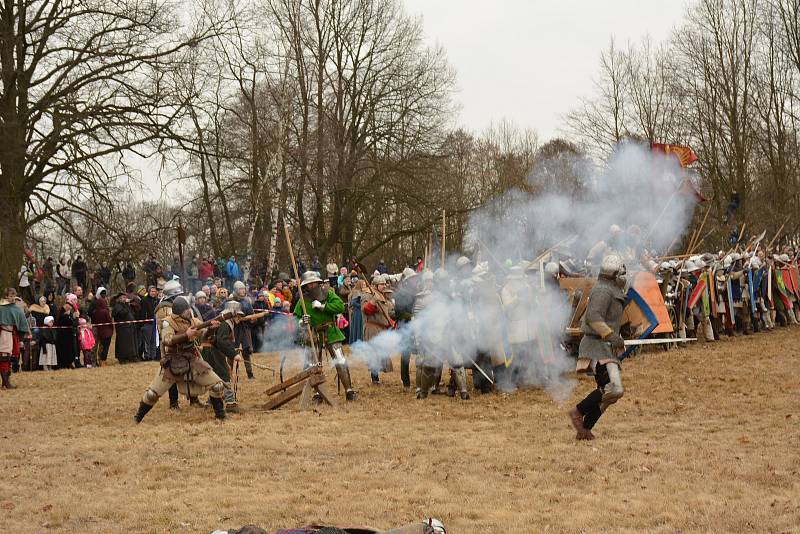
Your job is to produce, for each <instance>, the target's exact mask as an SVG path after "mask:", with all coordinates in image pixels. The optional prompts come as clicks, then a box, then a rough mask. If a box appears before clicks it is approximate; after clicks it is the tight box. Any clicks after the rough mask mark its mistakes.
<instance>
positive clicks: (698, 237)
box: [688, 204, 711, 254]
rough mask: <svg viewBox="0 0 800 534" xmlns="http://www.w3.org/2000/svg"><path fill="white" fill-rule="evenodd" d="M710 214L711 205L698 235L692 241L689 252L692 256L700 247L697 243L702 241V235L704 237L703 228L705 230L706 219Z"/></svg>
mask: <svg viewBox="0 0 800 534" xmlns="http://www.w3.org/2000/svg"><path fill="white" fill-rule="evenodd" d="M709 213H711V204H709V205H708V209H707V210H706V215H705V217H703V222H701V223H700V228H698V229H697V233H696V235H695V237H694V238H693V239H692V241H691V242H690V243H689V250H688V252H689V253H690V254H691V253H692V252H693V251H694V249H696V248H697V246H698V242H697V241H698V240H699V239H700V236H701V235H702V233H703V228H704V227H705V225H706V219H708V214H709Z"/></svg>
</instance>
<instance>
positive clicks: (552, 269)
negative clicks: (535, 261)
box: [544, 261, 561, 276]
mask: <svg viewBox="0 0 800 534" xmlns="http://www.w3.org/2000/svg"><path fill="white" fill-rule="evenodd" d="M560 270H561V268H560V267H559V266H558V264H557V263H556V262H554V261H549V262H547V265H545V266H544V272H546V273H547V274H551V275H553V276H555V275H557V274H558V273H559V271H560Z"/></svg>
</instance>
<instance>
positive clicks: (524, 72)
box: [404, 0, 688, 141]
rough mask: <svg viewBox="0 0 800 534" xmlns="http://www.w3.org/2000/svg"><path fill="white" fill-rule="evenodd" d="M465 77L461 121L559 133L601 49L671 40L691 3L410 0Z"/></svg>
mask: <svg viewBox="0 0 800 534" xmlns="http://www.w3.org/2000/svg"><path fill="white" fill-rule="evenodd" d="M404 2H405V5H406V10H407V11H408V13H409V14H415V15H421V16H422V18H423V27H424V29H425V33H426V35H427V38H428V39H429V40H430V42H431V43H432V44H434V43H435V44H440V45H442V46H443V47H444V49H445V50H446V52H447V57H448V60H449V63H450V65H451V66H452V67H453V68H455V71H456V75H457V79H458V93H457V94H456V101H457V102H458V103H459V104H460V105H461V116H460V123H461V124H462V125H463V126H465V127H467V128H468V129H471V130H474V131H476V132H479V131H480V130H482V129H484V128H485V127H487V126H488V125H489V124H490V123H491V122H492V121H494V122H497V121H499V120H501V119H503V118H506V119H510V120H513V121H514V122H516V123H517V124H518V125H519V126H521V127H526V128H527V127H530V128H533V129H535V130H536V131H537V132H538V133H539V135H540V141H546V140H547V139H549V138H551V137H553V136H555V135H558V133H559V128H561V123H562V120H561V118H562V117H563V115H564V114H565V113H566V112H568V111H569V110H570V108H571V107H573V106H574V105H575V103H576V102H577V99H578V98H579V97H580V96H585V95H587V94H589V93H590V92H591V90H592V78H593V77H594V76H595V74H596V73H597V70H598V64H599V57H600V52H601V50H603V49H604V48H605V47H607V46H608V44H609V42H610V40H611V38H612V36H613V37H614V39H615V40H616V42H617V43H618V45H619V46H620V47H625V46H627V43H628V42H638V41H639V40H641V39H642V38H643V37H644V36H646V35H648V34H649V35H650V36H651V37H652V38H653V39H654V40H655V41H661V40H663V39H666V38H667V37H668V36H669V35H670V32H671V31H672V28H673V27H674V26H675V25H677V24H678V23H679V22H680V20H681V19H682V18H683V16H684V13H685V11H686V6H687V5H688V4H687V2H686V1H685V0H661V1H656V0H404Z"/></svg>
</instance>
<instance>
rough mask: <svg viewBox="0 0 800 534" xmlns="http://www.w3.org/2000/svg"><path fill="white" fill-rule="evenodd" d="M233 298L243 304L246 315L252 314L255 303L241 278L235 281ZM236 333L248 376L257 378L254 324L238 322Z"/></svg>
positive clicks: (237, 345)
mask: <svg viewBox="0 0 800 534" xmlns="http://www.w3.org/2000/svg"><path fill="white" fill-rule="evenodd" d="M231 300H234V301H236V302H238V303H239V305H240V306H241V311H242V313H243V314H244V315H252V313H253V304H252V302H250V298H249V297H248V296H247V287H246V286H245V285H244V282H242V281H241V280H237V281H236V282H234V284H233V294H232V295H231ZM223 309H224V305H223ZM234 335H235V339H236V342H235V343H236V348H241V349H242V356H244V368H245V371H247V378H249V379H251V380H252V379H253V378H255V375H254V374H253V364H252V363H251V362H252V357H253V335H252V324H251V323H249V322H238V323H237V324H236V331H235V332H234Z"/></svg>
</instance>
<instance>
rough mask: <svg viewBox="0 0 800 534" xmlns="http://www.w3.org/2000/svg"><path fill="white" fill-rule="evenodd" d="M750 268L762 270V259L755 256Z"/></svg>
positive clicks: (751, 260)
mask: <svg viewBox="0 0 800 534" xmlns="http://www.w3.org/2000/svg"><path fill="white" fill-rule="evenodd" d="M750 268H751V269H760V268H761V259H759V257H758V256H753V257H752V258H751V259H750Z"/></svg>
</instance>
